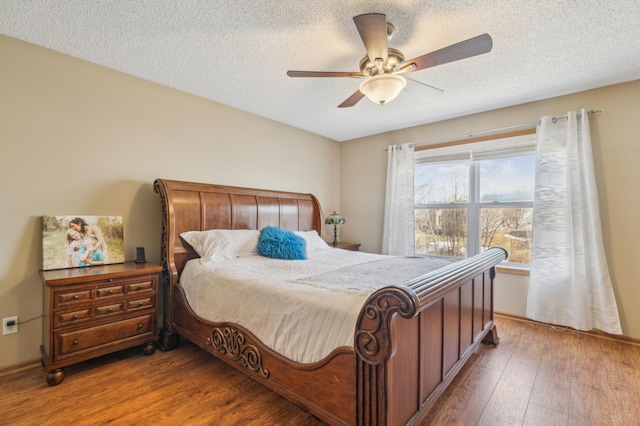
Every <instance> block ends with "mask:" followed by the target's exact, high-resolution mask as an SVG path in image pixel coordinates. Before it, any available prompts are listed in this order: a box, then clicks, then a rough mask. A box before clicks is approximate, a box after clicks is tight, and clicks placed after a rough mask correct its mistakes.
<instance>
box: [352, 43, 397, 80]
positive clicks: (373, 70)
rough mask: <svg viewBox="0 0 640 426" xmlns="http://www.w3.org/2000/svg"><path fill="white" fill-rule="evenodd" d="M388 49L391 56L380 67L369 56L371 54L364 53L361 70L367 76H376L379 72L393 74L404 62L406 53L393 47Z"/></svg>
mask: <svg viewBox="0 0 640 426" xmlns="http://www.w3.org/2000/svg"><path fill="white" fill-rule="evenodd" d="M388 50H389V56H388V58H387V62H386V63H384V64H381V67H378V64H377V63H376V62H374V61H372V60H371V59H370V58H369V55H364V57H363V58H362V59H361V60H360V72H361V73H362V74H364V75H367V76H374V75H379V74H391V73H394V72H396V71H398V69H399V68H400V66H401V65H402V63H403V62H404V53H402V52H401V51H399V50H398V49H394V48H392V47H390V48H389V49H388Z"/></svg>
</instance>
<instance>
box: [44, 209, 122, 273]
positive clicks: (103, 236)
mask: <svg viewBox="0 0 640 426" xmlns="http://www.w3.org/2000/svg"><path fill="white" fill-rule="evenodd" d="M42 258H43V269H44V270H49V269H62V268H79V267H86V266H94V265H105V264H109V263H121V262H124V236H123V221H122V217H121V216H44V217H43V219H42Z"/></svg>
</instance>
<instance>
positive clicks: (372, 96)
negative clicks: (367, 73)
mask: <svg viewBox="0 0 640 426" xmlns="http://www.w3.org/2000/svg"><path fill="white" fill-rule="evenodd" d="M406 85H407V80H406V79H405V78H404V77H401V76H399V75H395V74H380V75H376V76H373V77H370V78H367V79H366V80H364V81H363V82H362V83H360V91H361V92H362V93H364V95H365V96H366V97H367V98H369V100H371V101H372V102H375V103H377V104H380V105H384V104H386V103H388V102H391V101H392V100H394V99H395V98H396V96H398V94H399V93H400V92H401V91H402V89H404V87H405V86H406Z"/></svg>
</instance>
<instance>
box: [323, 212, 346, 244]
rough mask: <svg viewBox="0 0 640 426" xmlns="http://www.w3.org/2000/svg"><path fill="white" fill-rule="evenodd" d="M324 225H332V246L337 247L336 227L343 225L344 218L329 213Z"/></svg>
mask: <svg viewBox="0 0 640 426" xmlns="http://www.w3.org/2000/svg"><path fill="white" fill-rule="evenodd" d="M324 223H325V224H326V225H333V243H332V244H333V246H334V247H335V246H337V245H338V225H343V224H344V223H345V220H344V217H342V216H340V215H339V214H338V213H336V212H335V211H334V212H333V213H331V214H330V215H329V216H328V217H327V218H326V219H325V220H324Z"/></svg>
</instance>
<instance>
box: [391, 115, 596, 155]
mask: <svg viewBox="0 0 640 426" xmlns="http://www.w3.org/2000/svg"><path fill="white" fill-rule="evenodd" d="M601 112H602V111H600V110H593V109H591V110H589V111H587V114H589V116H591V115H597V114H600V113H601ZM566 118H567V115H561V116H555V117H553V119H552V121H553V122H554V123H555V122H557V121H558V120H562V119H566ZM538 124H540V120H538V121H529V122H527V123H521V124H515V125H513V126H506V127H499V128H496V129H489V130H480V131H478V132H469V133H463V134H461V135H457V136H447V137H443V138H438V139H432V140H429V141H426V142H418V143H414V144H410V145H412V146H413V147H421V146H431V145H435V146H434V147H437V145H439V144H447V143H453V144H454V145H457V144H464V143H466V142H470V141H467V139H474V138H479V137H482V136H483V135H491V134H500V133H507V132H513V133H514V135H518V134H526V133H527V131H530V130H534V129H535V128H536V127H537V126H538ZM531 133H533V132H531ZM487 139H488V138H487ZM454 142H455V143H454ZM383 151H389V148H385V149H384V150H383Z"/></svg>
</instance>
